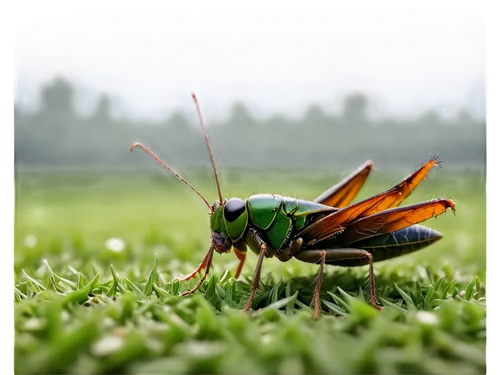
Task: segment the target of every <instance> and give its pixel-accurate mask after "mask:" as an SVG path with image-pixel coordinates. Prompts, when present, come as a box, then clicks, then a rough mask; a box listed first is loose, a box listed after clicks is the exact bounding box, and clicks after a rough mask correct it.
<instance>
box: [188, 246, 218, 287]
mask: <svg viewBox="0 0 500 375" xmlns="http://www.w3.org/2000/svg"><path fill="white" fill-rule="evenodd" d="M214 250H215V246H214V245H213V244H212V246H210V249H209V250H208V253H207V255H206V256H205V259H203V263H202V264H201V265H203V264H205V266H204V267H203V268H205V273H204V274H203V276H202V277H201V279H200V281H198V284H196V286H195V287H194V288H193V289H191V290H188V291H187V292H184V293H182V294H181V296H182V297H184V296H190V295H191V294H193V293H194V292H196V291H197V290H198V289H200V286H201V284H202V283H203V281H205V279H206V278H207V275H208V271H209V270H210V266H211V265H212V258H213V255H214ZM201 265H200V267H201ZM200 267H198V268H200ZM197 271H198V270H197ZM198 272H199V271H198ZM191 277H192V276H191Z"/></svg>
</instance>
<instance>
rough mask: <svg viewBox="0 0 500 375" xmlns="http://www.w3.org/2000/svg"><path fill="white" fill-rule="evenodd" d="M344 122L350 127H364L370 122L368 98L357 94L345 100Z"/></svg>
mask: <svg viewBox="0 0 500 375" xmlns="http://www.w3.org/2000/svg"><path fill="white" fill-rule="evenodd" d="M342 121H343V122H344V123H345V124H346V125H347V126H349V127H352V126H362V125H365V124H366V123H367V122H368V99H367V98H366V96H364V95H363V94H359V93H355V94H351V95H349V96H347V97H346V98H345V100H344V108H343V111H342Z"/></svg>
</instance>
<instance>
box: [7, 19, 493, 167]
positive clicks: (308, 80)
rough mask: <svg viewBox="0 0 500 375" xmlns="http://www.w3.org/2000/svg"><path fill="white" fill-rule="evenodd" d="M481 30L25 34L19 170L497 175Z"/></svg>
mask: <svg viewBox="0 0 500 375" xmlns="http://www.w3.org/2000/svg"><path fill="white" fill-rule="evenodd" d="M484 48H485V40H484V29H483V24H482V22H481V20H480V19H479V18H476V17H475V16H472V15H464V14H458V13H457V14H454V13H450V14H444V13H438V12H422V11H414V12H404V11H401V12H387V13H377V14H369V13H366V14H364V13H359V14H337V15H332V14H319V13H305V14H303V15H300V16H298V15H297V14H287V13H282V14H254V15H250V16H245V17H243V16H242V15H232V16H231V15H224V14H219V15H211V17H204V18H201V17H200V16H199V15H193V16H192V17H191V16H187V15H176V16H175V17H174V16H172V17H168V16H162V17H144V16H73V17H70V16H68V17H63V18H55V19H47V20H42V21H40V22H39V23H36V24H32V25H30V26H27V27H25V28H24V29H22V30H21V32H20V33H19V36H18V43H17V51H16V58H17V76H16V96H15V98H16V102H15V163H16V170H19V171H20V170H36V169H43V170H74V169H80V170H81V169H86V170H94V169H106V170H113V169H117V170H118V169H120V170H122V169H134V168H139V167H140V168H143V167H148V166H149V167H151V166H153V167H154V163H151V161H149V160H148V159H147V158H145V157H142V155H141V156H139V155H130V154H129V152H128V150H129V146H130V144H131V143H133V142H137V141H140V142H143V143H144V144H146V145H148V146H150V147H151V148H152V149H154V150H155V151H156V152H158V153H159V154H160V155H161V156H163V157H165V158H166V159H167V161H168V162H169V163H170V164H172V165H173V166H174V167H176V168H177V167H179V168H181V167H182V168H185V167H204V166H209V160H208V158H207V153H206V150H205V147H204V146H203V143H204V140H203V138H202V136H201V131H200V129H199V124H198V121H197V117H196V111H195V108H194V104H193V103H192V100H191V97H190V92H191V91H194V92H196V93H197V95H198V98H199V101H200V104H201V107H202V112H203V115H204V117H205V122H206V124H207V127H208V128H209V133H210V136H211V142H212V143H213V147H214V152H215V156H216V160H217V161H218V163H219V164H220V165H221V167H234V168H242V167H245V168H258V169H262V168H268V167H270V168H292V169H295V168H302V169H304V167H307V168H319V169H323V170H324V169H335V170H338V169H345V170H347V169H349V168H353V167H355V166H357V165H359V164H360V163H362V162H364V161H365V160H366V159H371V160H373V161H374V162H375V163H376V166H379V167H381V168H396V167H400V168H403V167H404V168H405V169H407V168H415V167H417V166H418V164H419V163H421V162H423V161H425V159H426V158H428V157H429V156H431V155H434V154H440V155H441V157H442V159H443V160H444V162H445V165H446V166H447V167H450V168H473V169H484V167H485V144H486V140H485V139H486V127H485V93H484V87H485V71H484V68H485V60H484V58H485V50H484Z"/></svg>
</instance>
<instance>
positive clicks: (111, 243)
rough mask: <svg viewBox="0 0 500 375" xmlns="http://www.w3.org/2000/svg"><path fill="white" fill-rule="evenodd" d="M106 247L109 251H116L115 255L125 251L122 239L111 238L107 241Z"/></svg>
mask: <svg viewBox="0 0 500 375" xmlns="http://www.w3.org/2000/svg"><path fill="white" fill-rule="evenodd" d="M104 246H106V248H107V249H108V250H111V251H114V252H115V253H121V252H122V251H123V250H125V241H123V240H122V239H121V238H117V237H111V238H108V239H107V240H106V242H105V243H104Z"/></svg>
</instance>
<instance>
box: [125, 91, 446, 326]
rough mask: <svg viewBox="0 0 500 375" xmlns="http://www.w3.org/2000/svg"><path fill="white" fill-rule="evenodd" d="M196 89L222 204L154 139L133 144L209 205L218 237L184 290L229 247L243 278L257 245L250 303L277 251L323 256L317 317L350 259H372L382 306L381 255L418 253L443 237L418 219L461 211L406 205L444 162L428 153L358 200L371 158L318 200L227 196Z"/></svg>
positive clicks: (436, 202)
mask: <svg viewBox="0 0 500 375" xmlns="http://www.w3.org/2000/svg"><path fill="white" fill-rule="evenodd" d="M192 97H193V100H194V102H195V105H196V110H197V114H198V118H199V121H200V124H201V128H202V130H203V134H204V137H205V143H206V145H207V148H208V152H209V155H210V159H211V162H212V168H213V171H214V176H215V183H216V186H217V192H218V198H219V199H218V200H217V201H215V203H214V204H210V203H208V201H207V200H206V199H205V197H204V196H203V195H202V194H201V193H200V192H199V191H198V190H196V189H195V188H194V187H193V186H192V185H191V184H190V183H189V182H188V181H187V180H185V179H184V178H183V177H182V176H181V175H179V174H178V173H177V172H175V171H174V170H173V169H172V168H170V167H169V166H168V165H166V164H165V163H164V162H163V161H162V160H161V159H160V158H159V157H158V156H156V155H155V154H154V153H153V152H152V151H151V150H149V149H148V148H147V147H146V146H144V145H142V144H140V143H135V144H133V145H132V147H131V151H132V150H134V148H136V147H139V148H142V149H143V150H144V151H146V152H147V153H148V154H149V155H150V156H152V157H153V158H154V159H155V160H156V161H157V162H158V163H160V164H161V165H163V166H164V167H165V168H166V169H167V170H168V171H170V172H171V173H172V174H173V175H174V176H176V177H177V178H178V179H179V180H181V181H182V182H183V183H184V184H186V185H187V186H188V187H189V188H191V190H193V191H194V192H195V193H196V194H197V195H198V196H199V197H200V198H201V199H202V200H203V201H204V202H205V204H206V205H207V207H208V209H209V215H210V229H211V232H212V241H211V243H210V247H209V249H208V252H207V254H206V255H205V258H204V259H203V261H202V262H201V264H200V265H199V266H198V267H197V268H196V269H195V270H194V271H193V272H192V273H191V274H189V275H187V276H184V277H182V278H180V280H181V281H186V280H190V279H192V278H194V277H195V276H196V275H198V274H200V273H202V272H203V275H202V276H201V278H200V280H199V281H198V283H197V284H196V286H195V287H194V288H193V289H191V290H189V291H187V292H184V293H183V294H182V295H183V296H187V295H191V294H193V293H194V292H196V291H197V290H198V289H199V288H200V286H201V285H202V283H203V281H204V280H205V279H206V277H207V275H208V272H209V270H210V266H211V264H212V258H213V255H214V252H217V253H219V254H224V253H229V252H231V251H234V254H235V255H236V257H237V258H238V259H239V265H238V268H237V269H236V273H235V278H238V277H239V275H240V273H241V270H242V268H243V265H244V263H245V259H246V255H247V249H248V248H250V250H252V251H253V252H254V253H256V254H257V255H258V260H257V265H256V268H255V271H254V275H253V280H252V286H251V291H250V296H249V297H248V301H247V303H246V305H245V308H244V311H248V310H249V309H250V308H251V307H252V301H253V298H254V295H255V291H256V290H257V288H258V286H259V281H260V275H261V270H262V264H263V261H264V258H271V257H277V258H278V259H279V260H280V261H282V262H287V261H289V260H290V259H292V258H295V259H298V260H300V261H302V262H307V263H316V264H319V272H318V277H317V279H316V285H315V288H314V295H313V303H314V318H316V319H317V318H319V316H320V303H319V294H320V290H321V283H322V280H323V272H324V266H325V264H330V265H337V266H347V267H355V266H363V265H369V283H370V299H371V303H372V305H373V306H374V307H375V308H377V309H378V310H381V306H380V305H379V303H378V301H377V297H376V292H375V277H374V271H373V263H375V262H378V261H382V260H385V259H390V258H394V257H397V256H400V255H404V254H407V253H411V252H413V251H416V250H420V249H422V248H424V247H426V246H428V245H430V244H432V243H434V242H436V241H437V240H439V239H440V238H441V237H442V234H441V233H439V232H437V231H435V230H433V229H430V228H427V227H424V226H421V225H419V224H418V223H420V222H422V221H424V220H427V219H429V218H431V217H435V216H438V215H441V214H443V213H444V212H446V211H447V210H448V209H451V210H452V211H455V204H454V202H453V201H452V200H450V199H433V200H429V201H426V202H421V203H417V204H413V205H410V206H403V207H399V205H400V204H401V202H403V200H404V199H405V198H407V197H408V196H409V195H410V194H411V192H412V191H413V190H414V189H415V188H416V187H417V186H418V184H419V183H420V182H421V181H422V180H423V179H424V177H425V176H426V175H427V173H428V172H429V170H430V169H431V168H432V167H433V166H435V165H438V159H437V157H433V158H431V159H430V160H428V161H427V162H426V163H425V164H423V165H422V166H421V167H420V168H419V169H418V170H417V171H415V172H414V173H413V174H411V175H410V176H408V177H407V178H405V179H404V180H402V181H401V182H399V183H398V184H396V185H394V186H393V187H391V188H390V189H388V190H386V191H384V192H382V193H379V194H376V195H374V196H372V197H369V198H366V199H364V200H361V201H359V202H357V203H353V204H351V202H352V200H353V199H354V197H355V196H356V194H357V193H358V192H359V190H360V189H361V187H362V186H363V184H364V183H365V181H366V179H367V177H368V175H369V173H370V171H371V169H372V167H373V164H372V162H371V161H367V162H366V163H364V164H363V165H361V166H360V167H359V168H358V169H357V170H355V171H354V172H353V173H351V174H350V175H349V176H348V177H346V178H344V179H343V180H342V181H341V182H339V183H338V184H336V185H334V186H332V187H331V188H330V189H328V190H327V191H325V192H324V193H323V194H321V195H319V196H318V197H317V198H316V199H314V200H312V201H307V200H301V199H296V198H291V197H283V196H281V195H278V194H258V195H252V196H250V197H249V198H247V199H246V200H242V199H240V198H230V199H224V198H223V195H222V191H221V188H220V183H219V177H218V174H217V168H216V164H215V161H214V157H213V153H212V149H211V147H210V142H209V141H208V136H207V132H206V130H205V126H204V123H203V118H202V116H201V110H200V106H199V104H198V100H197V98H196V96H195V95H194V93H193V94H192Z"/></svg>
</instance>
